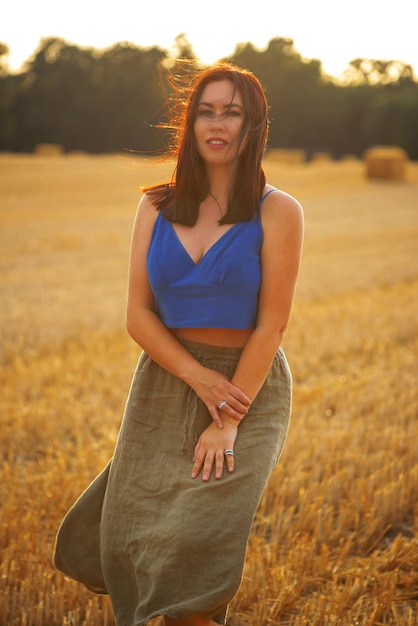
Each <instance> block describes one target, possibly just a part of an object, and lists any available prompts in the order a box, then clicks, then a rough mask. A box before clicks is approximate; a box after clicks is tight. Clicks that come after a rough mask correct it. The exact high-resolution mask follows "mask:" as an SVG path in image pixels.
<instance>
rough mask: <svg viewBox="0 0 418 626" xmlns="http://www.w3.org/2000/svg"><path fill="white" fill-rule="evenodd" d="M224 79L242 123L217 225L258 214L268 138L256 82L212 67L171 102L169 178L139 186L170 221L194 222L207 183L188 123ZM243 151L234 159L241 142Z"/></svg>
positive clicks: (228, 66) (225, 66) (236, 70)
mask: <svg viewBox="0 0 418 626" xmlns="http://www.w3.org/2000/svg"><path fill="white" fill-rule="evenodd" d="M221 80H229V81H231V82H232V84H233V93H235V92H236V91H238V92H239V93H240V95H241V97H242V100H243V106H244V122H243V125H242V129H241V133H240V137H239V142H238V143H239V145H238V148H237V154H236V158H235V164H234V171H233V179H232V185H231V191H230V197H229V201H228V208H227V212H226V214H225V216H224V217H223V218H222V220H220V224H233V223H235V222H239V221H247V220H249V219H251V218H252V217H253V216H254V214H255V213H256V211H257V209H258V204H259V202H260V199H261V194H262V191H263V188H264V186H265V183H266V177H265V174H264V170H263V168H262V164H261V163H262V159H263V155H264V152H265V149H266V143H267V136H268V125H269V120H268V104H267V100H266V97H265V94H264V90H263V88H262V86H261V83H260V81H259V80H258V79H257V78H256V77H255V76H254V74H253V73H252V72H250V71H248V70H245V69H242V68H240V67H238V66H236V65H234V64H232V63H223V62H222V63H218V64H216V65H214V66H212V67H210V68H207V69H205V70H201V71H200V72H199V73H198V76H197V78H195V80H194V81H193V82H192V84H191V85H190V87H189V88H188V89H187V91H188V98H187V100H184V99H183V100H180V99H177V104H178V103H179V102H180V103H181V104H183V107H182V110H181V112H180V114H178V113H177V114H176V119H175V120H174V121H173V122H171V124H170V125H169V127H170V128H171V129H173V128H174V129H176V136H175V140H174V142H173V144H172V146H171V150H170V156H173V157H175V158H176V159H177V166H176V168H175V171H174V175H173V179H172V181H171V182H170V183H167V184H164V185H153V186H150V187H145V188H144V189H143V191H144V193H147V194H149V195H150V196H151V198H152V200H153V202H154V203H155V205H156V207H157V209H158V210H164V214H165V217H166V218H167V219H168V220H170V221H172V222H179V223H181V224H185V225H187V226H193V225H194V224H195V223H196V220H197V217H198V211H199V205H200V203H201V202H202V201H203V200H204V198H205V197H206V195H207V193H208V191H209V184H208V179H207V175H206V170H205V166H204V162H203V159H202V157H201V156H200V154H199V152H198V150H197V146H196V139H195V135H194V122H195V118H196V115H197V110H198V106H199V102H200V100H201V96H202V93H203V90H204V89H205V87H206V86H207V85H208V84H209V83H211V82H214V81H221ZM244 139H245V141H246V143H245V148H244V150H242V151H241V154H238V152H239V147H240V145H241V143H242V142H243V141H244Z"/></svg>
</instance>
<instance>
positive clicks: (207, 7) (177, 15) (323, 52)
mask: <svg viewBox="0 0 418 626" xmlns="http://www.w3.org/2000/svg"><path fill="white" fill-rule="evenodd" d="M414 4H415V0H396V2H393V0H380V1H378V0H350V2H343V3H342V2H338V1H337V0H291V1H286V2H283V1H282V0H255V1H253V2H249V1H248V0H240V2H235V1H234V0H229V1H228V2H222V1H219V0H218V1H214V2H200V1H199V0H176V1H173V0H170V2H169V1H168V0H159V1H158V0H154V1H150V0H118V1H117V2H106V0H100V1H99V0H72V1H71V2H68V3H65V2H59V1H57V0H38V1H37V2H33V1H32V0H9V1H8V2H7V5H6V6H5V7H3V10H2V16H1V21H0V42H2V43H5V44H7V45H8V46H9V48H10V55H9V58H8V63H9V67H10V69H12V70H18V69H19V68H20V67H21V64H22V63H23V62H24V61H25V60H27V59H28V58H29V57H30V56H31V54H32V53H33V52H34V51H35V49H36V48H37V47H38V44H39V41H40V39H41V38H42V37H52V36H57V37H61V38H63V39H65V40H66V41H68V42H69V43H73V44H76V45H79V46H92V47H95V48H99V49H102V48H106V47H108V46H111V45H113V44H114V43H116V42H122V41H128V42H130V43H132V44H135V45H137V46H141V47H145V48H147V47H149V46H153V45H157V46H159V47H161V48H163V49H165V50H171V49H172V48H173V46H174V41H175V38H176V36H177V35H179V34H180V33H185V35H186V37H187V39H188V40H189V42H190V43H191V45H192V47H193V50H194V52H195V54H196V56H198V57H199V58H200V59H201V60H202V61H203V62H204V63H211V62H213V61H216V60H218V59H219V58H221V57H223V56H227V55H230V54H232V52H233V51H234V49H235V46H236V44H238V43H245V42H251V43H253V44H254V45H255V46H256V47H257V48H259V49H263V48H265V46H266V45H267V44H268V42H269V41H270V40H271V39H273V38H274V37H289V38H291V39H293V41H294V46H295V49H296V50H297V51H298V52H299V53H300V54H301V55H302V56H303V57H304V58H306V59H313V58H315V59H319V60H320V61H321V62H322V65H323V68H324V70H325V71H326V72H327V73H328V74H331V75H333V76H338V75H339V74H340V73H341V72H342V71H343V70H345V69H346V68H347V66H348V64H349V62H350V61H351V60H353V59H355V58H357V57H363V58H370V59H379V60H392V59H394V60H399V61H403V62H405V63H409V64H410V65H412V66H413V68H414V71H415V74H416V75H417V74H418V45H417V38H416V18H415V10H414Z"/></svg>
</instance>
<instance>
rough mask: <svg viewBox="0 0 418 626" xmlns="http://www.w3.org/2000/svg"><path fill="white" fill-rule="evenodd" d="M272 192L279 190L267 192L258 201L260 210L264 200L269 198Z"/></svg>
mask: <svg viewBox="0 0 418 626" xmlns="http://www.w3.org/2000/svg"><path fill="white" fill-rule="evenodd" d="M273 191H279V190H278V189H276V188H274V189H270V190H269V191H267V193H265V194H264V196H263V197H262V198H261V200H260V207H259V208H260V209H261V207H262V206H263V202H264V200H265V199H266V198H267V196H269V195H270V194H271V193H273Z"/></svg>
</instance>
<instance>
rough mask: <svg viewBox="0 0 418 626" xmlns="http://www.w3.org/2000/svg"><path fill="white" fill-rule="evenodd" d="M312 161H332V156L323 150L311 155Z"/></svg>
mask: <svg viewBox="0 0 418 626" xmlns="http://www.w3.org/2000/svg"><path fill="white" fill-rule="evenodd" d="M311 160H312V161H316V162H317V161H332V156H331V155H330V153H329V152H324V151H323V150H321V151H318V152H313V153H312V158H311Z"/></svg>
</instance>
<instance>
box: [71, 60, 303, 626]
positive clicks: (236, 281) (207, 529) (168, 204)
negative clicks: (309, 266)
mask: <svg viewBox="0 0 418 626" xmlns="http://www.w3.org/2000/svg"><path fill="white" fill-rule="evenodd" d="M267 133H268V106H267V102H266V98H265V95H264V93H263V89H262V87H261V85H260V83H259V81H258V80H257V79H256V78H255V76H254V75H253V74H252V73H250V72H248V71H246V70H243V69H240V68H238V67H235V66H233V65H230V64H218V65H216V66H214V67H212V68H209V69H207V70H205V71H202V73H201V74H200V75H199V77H198V78H197V80H196V82H195V83H194V84H193V86H192V88H191V90H190V96H189V99H188V101H187V103H186V108H185V113H184V120H183V127H182V128H181V132H180V133H179V141H178V145H177V146H176V149H177V153H176V154H177V167H176V171H175V176H174V180H173V181H172V182H171V183H169V184H165V185H157V186H154V187H150V188H146V189H145V190H144V195H143V197H142V199H141V201H140V203H139V208H138V212H137V216H136V220H135V224H134V229H133V235H132V244H131V256H130V272H129V290H128V306H127V328H128V331H129V333H130V334H131V336H132V337H133V339H134V340H135V341H136V342H137V343H138V344H139V346H141V348H142V349H143V352H142V354H141V357H140V360H139V363H138V367H137V370H136V372H135V375H134V379H133V382H132V386H131V390H130V394H129V398H128V402H127V406H126V410H125V415H124V419H123V422H122V426H121V430H120V433H119V437H118V441H117V445H116V449H115V454H114V457H113V459H112V462H111V467H110V472H109V475H107V472H106V481H107V483H106V493H105V496H104V502H103V507H102V510H101V527H100V550H101V567H102V573H103V578H104V585H102V586H103V587H104V589H103V590H102V591H106V592H108V593H109V594H110V597H111V601H112V606H113V609H114V613H115V617H116V621H117V624H118V626H145V625H146V624H147V622H148V621H149V620H150V619H151V618H152V617H155V616H157V615H163V616H164V620H165V624H166V626H215V625H217V624H225V621H226V614H227V608H228V604H229V603H230V601H231V599H232V598H233V597H234V595H235V593H236V592H237V590H238V587H239V584H240V581H241V576H242V571H243V567H244V558H245V551H246V546H247V541H248V536H249V532H250V528H251V523H252V520H253V517H254V514H255V512H256V509H257V506H258V504H259V502H260V498H261V496H262V493H263V490H264V488H265V486H266V484H267V481H268V478H269V477H270V475H271V472H272V471H273V469H274V467H275V465H276V463H277V460H278V458H279V455H280V452H281V450H282V447H283V444H284V440H285V437H286V434H287V429H288V422H289V417H290V406H291V375H290V371H289V368H288V365H287V362H286V358H285V356H284V353H283V350H282V349H281V348H280V344H281V341H282V337H283V333H284V332H285V329H286V327H287V324H288V320H289V316H290V312H291V307H292V302H293V298H294V292H295V285H296V280H297V274H298V268H299V261H300V254H301V247H302V238H303V216H302V209H301V207H300V205H299V203H298V202H297V201H296V200H295V199H294V198H292V197H291V196H289V195H288V194H286V193H284V192H283V191H279V190H277V189H275V188H274V187H272V186H271V185H269V184H267V183H266V179H265V174H264V171H263V169H262V157H263V154H264V150H265V146H266V141H267ZM87 491H89V490H87ZM90 491H91V488H90ZM82 499H83V496H82V498H81V500H82ZM90 587H92V588H94V585H90Z"/></svg>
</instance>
